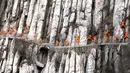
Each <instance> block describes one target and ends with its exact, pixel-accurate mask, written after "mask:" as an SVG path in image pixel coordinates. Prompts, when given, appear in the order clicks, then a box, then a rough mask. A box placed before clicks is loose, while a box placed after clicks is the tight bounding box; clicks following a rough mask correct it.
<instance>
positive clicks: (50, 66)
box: [0, 38, 130, 73]
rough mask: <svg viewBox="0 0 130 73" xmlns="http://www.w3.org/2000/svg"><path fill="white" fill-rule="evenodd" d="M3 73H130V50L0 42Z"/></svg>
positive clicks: (123, 45) (0, 66) (0, 70)
mask: <svg viewBox="0 0 130 73" xmlns="http://www.w3.org/2000/svg"><path fill="white" fill-rule="evenodd" d="M0 45H3V46H1V47H0V73H130V69H129V67H130V65H129V64H130V62H129V60H130V56H129V53H130V49H129V48H130V46H129V45H128V44H122V45H117V44H115V45H113V44H109V45H96V46H84V47H52V46H47V45H44V46H43V45H39V44H37V43H34V42H33V41H30V42H28V41H24V40H21V39H9V38H6V39H2V40H0Z"/></svg>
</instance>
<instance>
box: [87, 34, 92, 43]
mask: <svg viewBox="0 0 130 73" xmlns="http://www.w3.org/2000/svg"><path fill="white" fill-rule="evenodd" d="M92 40H93V38H92V35H88V43H91V42H92Z"/></svg>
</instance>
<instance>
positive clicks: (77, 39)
mask: <svg viewBox="0 0 130 73" xmlns="http://www.w3.org/2000/svg"><path fill="white" fill-rule="evenodd" d="M109 25H110V24H107V25H106V26H107V28H106V29H105V32H104V34H105V36H104V40H106V41H108V40H109V37H110V29H109ZM4 26H5V25H3V28H4ZM120 26H121V28H122V30H125V28H126V25H125V20H122V22H121V24H120ZM16 29H17V25H16V24H13V26H11V27H9V28H8V29H7V31H6V30H4V29H1V34H2V35H3V37H6V36H7V35H12V36H17V37H20V38H25V36H24V34H19V35H17V31H16ZM25 30H28V31H29V30H30V26H26V27H25ZM33 37H34V38H35V39H36V38H37V34H34V36H33ZM127 38H129V33H128V32H125V31H124V35H123V39H127ZM87 39H88V41H90V42H94V43H96V42H97V37H96V36H94V37H93V35H91V34H89V35H88V36H87ZM114 40H118V38H117V36H116V35H114ZM39 42H40V43H44V41H43V39H40V40H39ZM75 42H76V43H77V44H79V43H80V36H79V35H77V36H76V37H75ZM59 43H60V41H59V40H56V41H55V45H56V46H59ZM63 43H64V46H69V45H70V44H69V42H68V41H67V40H63Z"/></svg>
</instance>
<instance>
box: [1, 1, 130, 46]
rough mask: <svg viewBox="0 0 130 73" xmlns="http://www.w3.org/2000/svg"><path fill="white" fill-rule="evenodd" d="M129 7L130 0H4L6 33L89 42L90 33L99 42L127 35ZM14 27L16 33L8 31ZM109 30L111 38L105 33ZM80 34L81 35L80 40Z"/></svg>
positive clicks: (4, 26) (11, 35) (61, 41)
mask: <svg viewBox="0 0 130 73" xmlns="http://www.w3.org/2000/svg"><path fill="white" fill-rule="evenodd" d="M129 11H130V1H129V0H108V1H106V0H8V1H7V0H2V1H1V2H0V20H1V23H0V24H1V29H3V33H2V34H3V36H4V37H5V36H9V37H21V38H26V39H29V40H34V39H37V40H41V39H42V40H44V42H47V43H52V44H55V42H56V40H58V41H60V45H63V42H64V40H66V41H67V42H68V43H69V45H71V46H74V45H86V44H87V43H91V42H89V41H88V36H89V35H92V38H94V37H95V38H96V39H97V41H96V43H101V42H105V41H107V42H113V40H114V38H117V39H119V40H120V39H123V37H124V36H125V33H126V35H127V34H129V32H128V31H129ZM121 25H122V26H123V25H124V26H125V27H124V28H120V27H121ZM10 28H11V29H13V33H11V32H10V33H9V32H8V30H9V29H10ZM11 29H10V30H11ZM107 30H109V31H110V34H109V38H106V37H105V32H106V31H107ZM76 36H79V37H80V38H79V39H80V42H79V43H78V44H76V43H75V39H76ZM1 37H2V36H1ZM104 39H106V40H104ZM121 42H122V41H121Z"/></svg>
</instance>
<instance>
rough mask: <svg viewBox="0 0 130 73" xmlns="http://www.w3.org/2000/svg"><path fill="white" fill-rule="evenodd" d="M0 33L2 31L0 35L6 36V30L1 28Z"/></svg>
mask: <svg viewBox="0 0 130 73" xmlns="http://www.w3.org/2000/svg"><path fill="white" fill-rule="evenodd" d="M1 33H2V35H3V36H4V37H6V34H7V33H6V31H4V30H3V29H2V30H1Z"/></svg>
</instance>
